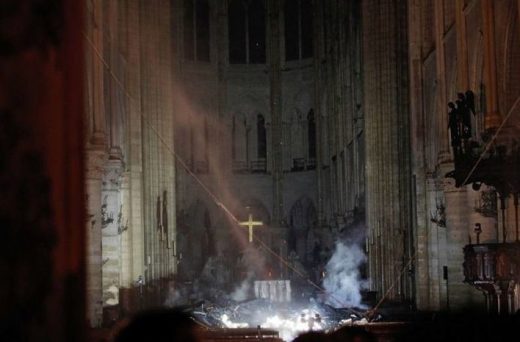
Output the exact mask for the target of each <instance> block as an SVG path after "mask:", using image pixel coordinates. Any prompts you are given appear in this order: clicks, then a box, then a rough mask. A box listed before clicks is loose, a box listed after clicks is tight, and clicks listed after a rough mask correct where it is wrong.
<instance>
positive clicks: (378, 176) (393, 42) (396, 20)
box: [362, 0, 411, 300]
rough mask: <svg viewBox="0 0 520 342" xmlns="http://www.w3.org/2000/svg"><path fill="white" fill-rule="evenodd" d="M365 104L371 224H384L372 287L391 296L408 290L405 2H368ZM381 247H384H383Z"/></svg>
mask: <svg viewBox="0 0 520 342" xmlns="http://www.w3.org/2000/svg"><path fill="white" fill-rule="evenodd" d="M362 6H363V9H362V13H363V58H364V68H363V74H364V93H365V99H364V106H365V132H366V137H365V139H366V140H365V142H366V177H367V178H366V187H367V188H366V193H367V202H366V203H367V226H368V229H369V231H370V234H373V233H374V231H376V230H377V227H378V225H379V226H380V237H378V238H379V239H380V243H379V244H377V243H376V245H375V246H376V247H375V248H371V250H370V253H369V256H368V257H369V262H370V263H371V264H372V262H373V260H374V259H376V258H378V256H379V259H380V260H381V265H380V267H377V269H376V270H375V271H373V270H371V272H370V273H371V276H372V277H374V279H372V289H373V290H376V291H378V292H379V296H382V295H384V294H385V293H386V291H387V290H388V289H389V288H390V287H392V285H393V284H394V283H395V284H396V286H395V287H394V288H393V290H392V291H390V293H389V297H388V299H393V300H399V299H403V298H404V297H406V296H408V295H409V294H408V293H404V291H405V288H407V287H408V286H405V283H404V282H403V281H402V280H405V279H406V276H404V278H403V276H402V273H401V271H402V268H403V267H404V266H405V263H406V262H407V261H408V258H409V256H408V250H407V249H408V247H407V246H408V243H407V241H408V239H409V238H410V236H411V221H410V216H411V213H410V201H411V199H410V184H411V170H410V137H409V134H410V132H409V129H410V127H409V112H408V97H409V93H408V87H407V84H408V50H407V30H406V25H407V16H406V6H407V4H406V2H395V1H390V0H382V1H375V0H369V1H364V2H363V5H362ZM378 249H379V250H378Z"/></svg>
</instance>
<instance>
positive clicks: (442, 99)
mask: <svg viewBox="0 0 520 342" xmlns="http://www.w3.org/2000/svg"><path fill="white" fill-rule="evenodd" d="M434 10H435V15H434V20H435V56H436V59H435V60H436V70H437V89H438V90H437V92H436V102H437V104H438V105H437V113H436V114H437V118H438V127H439V137H440V139H439V141H440V145H441V146H440V148H439V155H438V161H439V162H440V163H446V162H449V161H451V154H450V147H449V139H448V120H447V116H448V115H447V110H446V108H447V106H448V101H447V100H446V99H447V94H446V91H447V90H446V60H445V53H444V6H443V2H442V1H435V2H434Z"/></svg>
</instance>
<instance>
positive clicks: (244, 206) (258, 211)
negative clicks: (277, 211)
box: [235, 197, 271, 226]
mask: <svg viewBox="0 0 520 342" xmlns="http://www.w3.org/2000/svg"><path fill="white" fill-rule="evenodd" d="M239 203H240V205H239V206H238V207H237V208H236V209H235V212H236V216H237V218H238V219H239V220H241V221H244V220H247V218H248V215H249V213H251V214H252V215H253V218H254V219H255V220H257V219H258V220H261V221H262V222H263V223H264V226H265V225H269V224H270V223H271V213H270V212H269V210H268V209H267V207H266V206H265V205H264V203H263V202H262V201H261V200H259V199H258V198H254V197H250V198H244V199H242V200H240V202H239Z"/></svg>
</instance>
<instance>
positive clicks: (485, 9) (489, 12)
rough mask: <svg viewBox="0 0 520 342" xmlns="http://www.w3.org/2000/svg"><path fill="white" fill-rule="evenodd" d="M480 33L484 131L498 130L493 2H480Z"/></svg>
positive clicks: (498, 115) (500, 119)
mask: <svg viewBox="0 0 520 342" xmlns="http://www.w3.org/2000/svg"><path fill="white" fill-rule="evenodd" d="M481 5H482V31H483V37H484V44H483V45H484V84H485V91H486V116H485V119H484V126H485V128H486V129H493V128H498V126H500V123H501V122H502V117H501V116H500V113H499V112H498V89H497V74H496V69H497V65H496V53H495V49H496V46H495V20H494V18H495V11H494V5H493V0H481Z"/></svg>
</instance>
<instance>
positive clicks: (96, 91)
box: [86, 0, 106, 145]
mask: <svg viewBox="0 0 520 342" xmlns="http://www.w3.org/2000/svg"><path fill="white" fill-rule="evenodd" d="M89 4H91V5H92V7H91V8H88V9H89V11H88V12H87V33H86V35H87V39H88V41H87V43H86V44H87V45H89V46H88V49H86V59H87V67H88V72H87V80H88V82H89V83H90V84H88V85H87V87H88V89H89V90H90V91H91V96H90V105H91V108H90V110H91V113H88V114H89V116H88V118H89V120H90V122H91V125H90V129H91V131H90V132H89V142H90V143H91V144H92V145H103V144H105V136H106V130H105V124H106V123H105V110H104V108H105V102H104V86H103V83H104V82H103V77H104V70H105V66H104V65H103V61H102V60H101V57H100V56H103V1H102V0H92V1H91V2H89Z"/></svg>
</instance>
